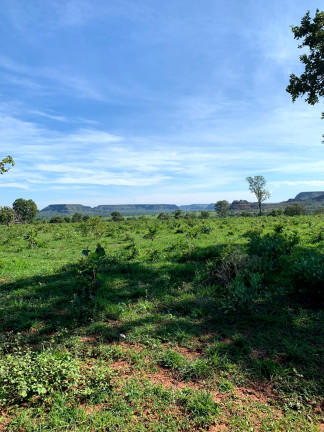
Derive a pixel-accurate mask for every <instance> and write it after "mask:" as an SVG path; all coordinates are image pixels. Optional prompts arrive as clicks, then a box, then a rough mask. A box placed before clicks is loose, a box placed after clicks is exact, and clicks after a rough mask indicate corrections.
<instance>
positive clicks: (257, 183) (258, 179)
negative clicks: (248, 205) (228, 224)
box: [246, 176, 270, 216]
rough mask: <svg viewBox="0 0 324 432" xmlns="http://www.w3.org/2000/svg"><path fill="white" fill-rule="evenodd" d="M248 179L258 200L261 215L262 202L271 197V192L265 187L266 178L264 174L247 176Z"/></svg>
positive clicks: (251, 189)
mask: <svg viewBox="0 0 324 432" xmlns="http://www.w3.org/2000/svg"><path fill="white" fill-rule="evenodd" d="M246 181H247V182H248V183H249V189H250V191H251V192H252V193H254V195H255V196H256V199H257V200H258V205H259V215H260V216H261V214H262V212H261V203H262V202H263V201H265V200H266V199H268V198H270V192H269V191H268V190H266V189H265V185H266V183H267V182H266V180H265V178H264V177H263V176H254V177H247V178H246Z"/></svg>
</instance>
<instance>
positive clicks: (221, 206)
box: [215, 200, 230, 217]
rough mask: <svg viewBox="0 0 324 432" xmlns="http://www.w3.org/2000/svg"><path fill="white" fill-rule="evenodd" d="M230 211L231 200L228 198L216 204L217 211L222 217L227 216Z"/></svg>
mask: <svg viewBox="0 0 324 432" xmlns="http://www.w3.org/2000/svg"><path fill="white" fill-rule="evenodd" d="M229 211H230V205H229V202H228V201H226V200H220V201H217V203H216V204H215V212H216V213H217V214H218V216H220V217H226V216H227V215H228V213H229Z"/></svg>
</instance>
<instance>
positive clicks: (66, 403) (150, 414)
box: [0, 216, 324, 432]
mask: <svg viewBox="0 0 324 432" xmlns="http://www.w3.org/2000/svg"><path fill="white" fill-rule="evenodd" d="M0 238H1V246H0V356H1V358H0V405H1V408H0V413H1V414H0V431H26V432H27V431H28V432H32V431H159V432H162V431H164V432H166V431H170V432H171V431H225V430H229V431H264V432H266V431H267V432H268V431H305V432H306V431H307V432H310V431H320V430H321V429H320V428H321V425H323V410H322V406H323V405H322V402H323V399H322V396H323V369H322V366H323V312H322V308H321V306H322V301H323V286H324V266H323V263H324V219H323V216H296V217H285V216H280V217H258V218H256V217H255V218H242V217H232V218H216V217H212V218H207V219H199V218H194V219H191V218H189V219H184V218H179V219H174V218H170V219H169V220H157V219H154V218H152V217H151V218H133V219H131V220H126V221H123V222H114V221H102V220H100V219H99V218H90V219H89V220H88V221H86V222H82V223H61V224H49V223H43V222H41V221H40V222H37V223H34V224H29V225H15V226H10V227H5V226H1V227H0Z"/></svg>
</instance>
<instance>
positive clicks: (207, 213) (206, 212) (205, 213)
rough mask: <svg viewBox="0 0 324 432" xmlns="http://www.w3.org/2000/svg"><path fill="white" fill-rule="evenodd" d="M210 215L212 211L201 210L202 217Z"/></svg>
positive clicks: (205, 217) (206, 217)
mask: <svg viewBox="0 0 324 432" xmlns="http://www.w3.org/2000/svg"><path fill="white" fill-rule="evenodd" d="M209 216H210V212H209V211H208V210H201V212H200V218H201V219H208V218H209Z"/></svg>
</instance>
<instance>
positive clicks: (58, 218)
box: [49, 216, 65, 223]
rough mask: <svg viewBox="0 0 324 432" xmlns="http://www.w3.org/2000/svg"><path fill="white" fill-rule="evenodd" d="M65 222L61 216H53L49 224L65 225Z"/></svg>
mask: <svg viewBox="0 0 324 432" xmlns="http://www.w3.org/2000/svg"><path fill="white" fill-rule="evenodd" d="M63 222H65V221H64V219H63V218H62V217H61V216H53V217H51V219H50V220H49V223H63Z"/></svg>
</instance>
